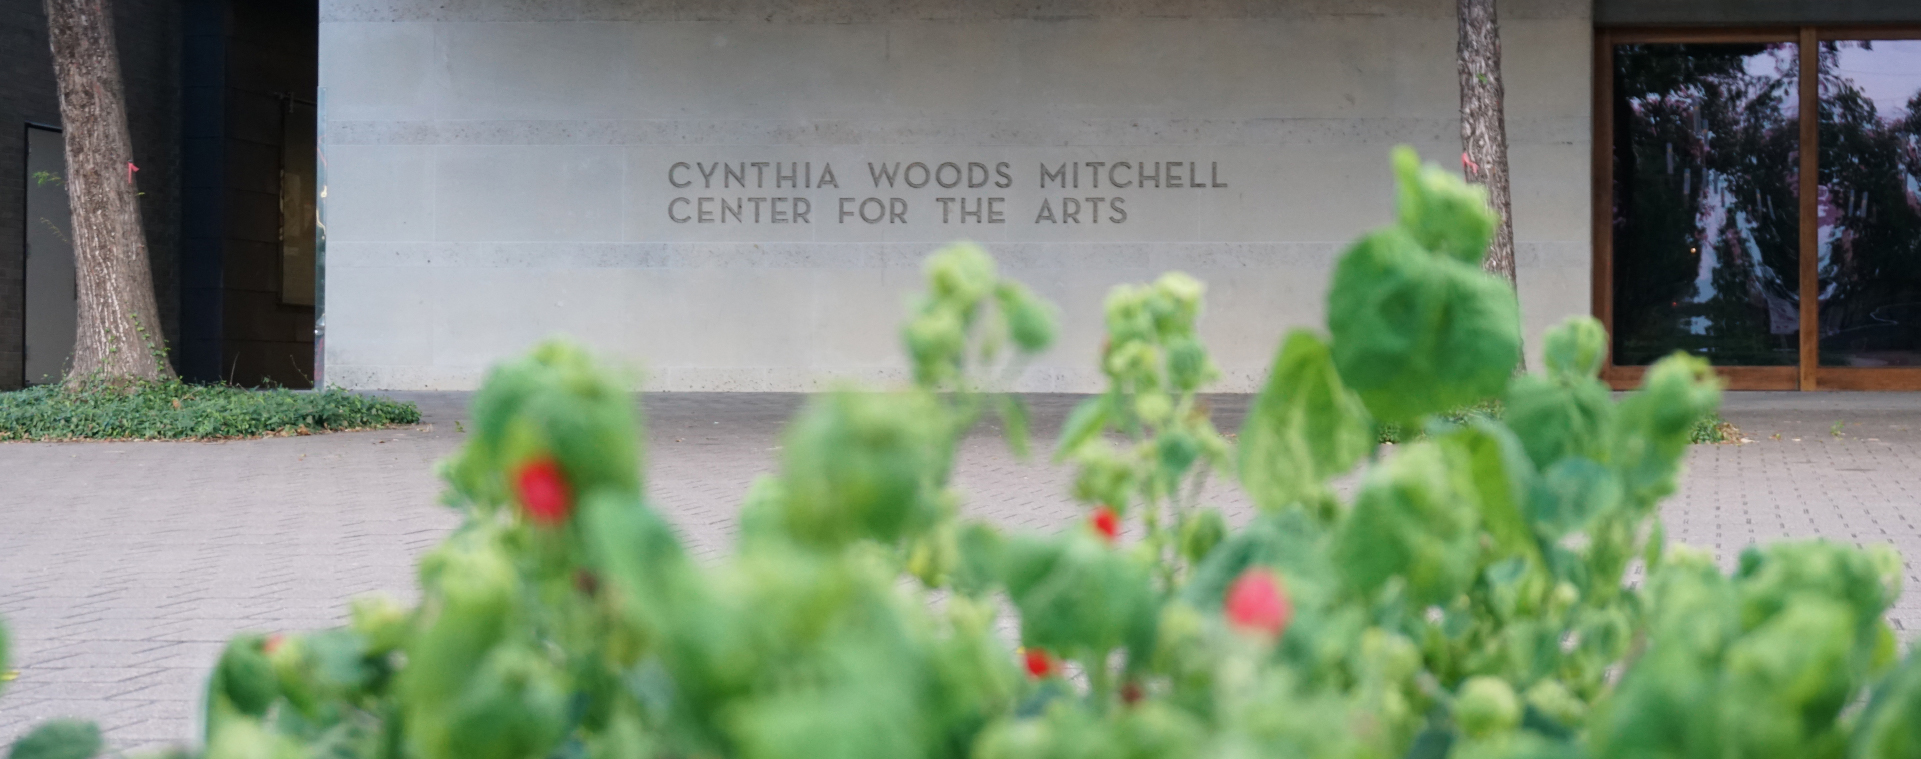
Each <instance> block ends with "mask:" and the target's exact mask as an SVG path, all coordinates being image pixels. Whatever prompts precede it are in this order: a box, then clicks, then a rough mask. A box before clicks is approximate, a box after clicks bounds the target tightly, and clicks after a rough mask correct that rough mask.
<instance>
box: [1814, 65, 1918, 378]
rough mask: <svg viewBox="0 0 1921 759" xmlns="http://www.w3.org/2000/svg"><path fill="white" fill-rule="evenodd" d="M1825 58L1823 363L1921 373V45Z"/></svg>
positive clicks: (1822, 74)
mask: <svg viewBox="0 0 1921 759" xmlns="http://www.w3.org/2000/svg"><path fill="white" fill-rule="evenodd" d="M1819 58H1820V66H1821V68H1820V93H1821V108H1820V125H1821V177H1820V194H1819V196H1818V198H1819V201H1820V205H1819V208H1820V219H1821V226H1820V235H1819V240H1820V267H1821V268H1820V271H1821V279H1820V286H1821V291H1820V292H1821V295H1820V302H1821V320H1820V324H1821V363H1822V364H1823V365H1826V366H1921V198H1918V197H1917V192H1916V191H1917V183H1918V182H1921V154H1918V153H1921V147H1918V144H1921V41H1907V40H1903V41H1887V40H1879V41H1873V42H1865V41H1863V42H1825V43H1822V45H1821V51H1820V55H1819Z"/></svg>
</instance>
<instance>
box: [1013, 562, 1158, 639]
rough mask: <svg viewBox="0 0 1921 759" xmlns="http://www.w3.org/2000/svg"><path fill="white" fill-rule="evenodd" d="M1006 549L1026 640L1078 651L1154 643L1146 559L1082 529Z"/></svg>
mask: <svg viewBox="0 0 1921 759" xmlns="http://www.w3.org/2000/svg"><path fill="white" fill-rule="evenodd" d="M1006 555H1007V556H1008V557H1009V559H1008V560H1007V561H1006V562H1005V563H1004V564H1003V571H1004V572H1005V574H1004V575H1003V576H1004V578H1005V581H1006V583H1007V589H1008V595H1009V596H1011V597H1012V598H1013V601H1014V605H1015V606H1016V607H1018V608H1019V609H1020V612H1021V642H1022V643H1023V644H1025V645H1030V646H1040V647H1042V648H1045V649H1048V650H1049V651H1052V652H1054V653H1056V654H1058V655H1061V656H1067V657H1077V658H1078V657H1084V656H1087V655H1093V656H1105V655H1106V653H1107V652H1108V651H1111V650H1113V649H1114V648H1117V647H1120V646H1123V645H1126V646H1128V647H1130V648H1132V649H1133V650H1135V651H1137V652H1145V651H1148V650H1152V647H1153V635H1154V625H1155V621H1156V614H1157V613H1158V610H1159V606H1158V604H1157V603H1156V602H1155V594H1154V591H1153V586H1152V582H1151V577H1150V575H1149V572H1148V567H1147V566H1146V565H1145V564H1142V563H1140V562H1138V561H1136V560H1134V559H1133V558H1131V556H1130V555H1129V554H1125V553H1122V552H1119V551H1115V550H1113V549H1112V548H1111V547H1109V546H1108V545H1107V544H1105V543H1103V542H1101V541H1099V540H1096V539H1095V538H1093V537H1090V536H1089V535H1087V534H1085V533H1083V532H1080V531H1069V532H1068V533H1066V534H1065V535H1063V536H1060V537H1057V538H1053V539H1045V540H1043V539H1038V538H1017V539H1015V540H1013V541H1010V543H1009V545H1008V553H1007V554H1006ZM1142 655H1144V653H1143V654H1142Z"/></svg>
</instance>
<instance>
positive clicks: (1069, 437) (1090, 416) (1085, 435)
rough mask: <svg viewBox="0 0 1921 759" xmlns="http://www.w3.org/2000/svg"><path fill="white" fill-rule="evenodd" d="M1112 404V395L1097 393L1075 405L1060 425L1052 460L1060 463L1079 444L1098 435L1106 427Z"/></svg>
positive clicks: (1111, 411) (1079, 445)
mask: <svg viewBox="0 0 1921 759" xmlns="http://www.w3.org/2000/svg"><path fill="white" fill-rule="evenodd" d="M1113 404H1114V402H1113V399H1112V396H1110V395H1097V396H1094V397H1092V398H1089V399H1087V400H1084V401H1081V402H1080V405H1077V406H1075V407H1074V411H1073V412H1072V413H1070V414H1068V415H1067V423H1066V424H1063V425H1061V440H1060V443H1059V444H1057V445H1055V446H1054V462H1055V463H1060V461H1061V460H1062V459H1064V458H1066V457H1067V455H1068V454H1070V453H1073V451H1074V449H1076V448H1079V447H1081V444H1083V443H1086V442H1087V441H1089V440H1093V439H1094V438H1095V437H1097V436H1099V435H1100V434H1101V430H1103V429H1106V428H1107V422H1108V419H1109V418H1110V416H1111V415H1112V414H1113V411H1114V405H1113Z"/></svg>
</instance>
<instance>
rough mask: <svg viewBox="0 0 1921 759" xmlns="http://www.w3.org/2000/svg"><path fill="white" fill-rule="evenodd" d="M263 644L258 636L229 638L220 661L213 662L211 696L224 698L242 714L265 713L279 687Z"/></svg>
mask: <svg viewBox="0 0 1921 759" xmlns="http://www.w3.org/2000/svg"><path fill="white" fill-rule="evenodd" d="M264 643H265V639H264V638H262V637H261V636H258V635H244V636H241V637H238V638H234V639H233V640H231V641H228V642H227V648H226V650H225V651H224V652H223V653H221V655H220V663H218V664H216V665H214V670H213V675H212V676H211V678H210V680H211V682H210V683H209V685H208V688H207V690H208V696H209V697H225V698H226V699H227V701H228V703H230V704H232V705H233V707H234V708H235V709H237V710H239V712H240V713H241V714H246V715H250V716H254V717H259V716H261V715H264V714H266V713H267V707H269V706H271V705H273V700H274V699H275V698H278V697H279V695H280V688H279V685H278V684H277V679H276V678H275V676H274V671H273V664H272V663H271V662H269V661H267V654H266V653H265V652H264V651H263V650H262V646H263V645H264Z"/></svg>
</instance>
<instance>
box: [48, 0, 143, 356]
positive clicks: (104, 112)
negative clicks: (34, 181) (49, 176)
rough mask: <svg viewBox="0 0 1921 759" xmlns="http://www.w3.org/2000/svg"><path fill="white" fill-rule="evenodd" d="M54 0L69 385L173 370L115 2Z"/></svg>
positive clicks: (50, 9)
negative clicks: (140, 187) (75, 314)
mask: <svg viewBox="0 0 1921 759" xmlns="http://www.w3.org/2000/svg"><path fill="white" fill-rule="evenodd" d="M46 2H47V28H48V31H49V33H50V34H49V37H50V38H51V42H52V45H53V70H54V76H55V78H56V79H57V81H58V84H59V87H60V119H61V122H62V126H63V127H64V128H65V132H66V134H65V137H66V144H67V177H66V186H67V196H68V197H69V198H70V199H71V201H72V204H73V254H74V262H75V266H76V267H77V268H78V272H77V273H78V275H79V291H80V292H79V296H80V302H79V311H80V313H79V331H78V334H76V335H75V339H74V346H73V369H72V370H71V371H70V372H69V373H68V374H67V381H66V384H67V386H68V387H75V386H78V385H81V384H84V383H87V382H91V381H96V380H99V381H105V382H110V383H114V384H121V385H124V384H127V383H129V382H131V381H137V380H156V379H162V378H166V377H171V376H173V370H172V368H171V367H169V366H168V365H167V360H166V348H165V345H164V344H163V338H162V337H161V332H160V310H159V308H158V307H157V306H156V304H155V302H154V296H153V272H152V271H151V269H150V268H149V267H148V265H147V243H146V235H145V234H144V233H143V230H142V228H141V223H140V206H139V202H138V197H137V196H138V193H137V191H136V189H135V184H134V182H135V177H134V174H135V172H136V171H137V170H138V169H137V168H136V167H135V166H134V164H133V140H132V138H131V137H130V136H129V135H128V133H127V110H126V98H125V95H124V93H123V91H122V89H121V84H120V54H119V50H118V48H116V47H115V46H114V39H113V16H112V9H111V8H109V7H108V4H107V0H46Z"/></svg>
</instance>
